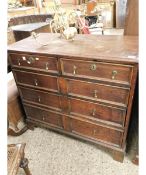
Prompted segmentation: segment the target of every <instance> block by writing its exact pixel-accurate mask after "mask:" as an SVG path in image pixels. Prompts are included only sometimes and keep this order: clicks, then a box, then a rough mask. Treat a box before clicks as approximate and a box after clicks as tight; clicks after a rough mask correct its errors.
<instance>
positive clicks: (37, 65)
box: [10, 54, 58, 74]
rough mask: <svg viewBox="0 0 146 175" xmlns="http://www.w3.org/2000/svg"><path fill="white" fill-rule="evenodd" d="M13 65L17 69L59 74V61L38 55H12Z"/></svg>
mask: <svg viewBox="0 0 146 175" xmlns="http://www.w3.org/2000/svg"><path fill="white" fill-rule="evenodd" d="M10 56H11V65H12V66H13V67H15V68H19V67H21V68H23V69H30V68H31V70H40V71H45V72H51V73H56V74H58V68H57V59H56V58H54V57H41V56H39V57H38V56H37V55H25V54H11V55H10Z"/></svg>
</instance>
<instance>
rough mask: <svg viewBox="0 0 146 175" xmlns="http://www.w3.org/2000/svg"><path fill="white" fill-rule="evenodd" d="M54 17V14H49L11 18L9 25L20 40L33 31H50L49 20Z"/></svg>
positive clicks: (17, 39)
mask: <svg viewBox="0 0 146 175" xmlns="http://www.w3.org/2000/svg"><path fill="white" fill-rule="evenodd" d="M46 19H48V21H47V22H46ZM52 19H53V16H52V15H49V14H46V15H44V14H43V15H26V16H19V17H14V18H11V19H10V20H9V23H8V25H9V27H11V29H12V30H13V32H14V36H15V40H16V41H19V40H21V39H24V38H26V37H28V36H30V35H31V33H32V32H38V33H39V32H42V33H43V32H50V23H49V20H52Z"/></svg>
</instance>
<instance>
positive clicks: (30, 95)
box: [19, 87, 61, 111]
mask: <svg viewBox="0 0 146 175" xmlns="http://www.w3.org/2000/svg"><path fill="white" fill-rule="evenodd" d="M19 90H20V93H21V97H22V99H23V101H28V102H31V103H34V104H37V105H42V106H46V107H48V108H51V109H54V110H58V111H61V106H60V96H59V95H56V94H52V93H47V92H42V91H38V90H32V89H30V88H24V87H19Z"/></svg>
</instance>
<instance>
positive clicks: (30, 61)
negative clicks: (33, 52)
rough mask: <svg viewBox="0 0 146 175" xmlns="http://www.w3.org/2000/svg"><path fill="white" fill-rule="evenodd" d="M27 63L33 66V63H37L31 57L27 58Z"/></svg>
mask: <svg viewBox="0 0 146 175" xmlns="http://www.w3.org/2000/svg"><path fill="white" fill-rule="evenodd" d="M26 62H27V63H28V64H32V63H34V62H35V58H33V57H29V58H27V60H26Z"/></svg>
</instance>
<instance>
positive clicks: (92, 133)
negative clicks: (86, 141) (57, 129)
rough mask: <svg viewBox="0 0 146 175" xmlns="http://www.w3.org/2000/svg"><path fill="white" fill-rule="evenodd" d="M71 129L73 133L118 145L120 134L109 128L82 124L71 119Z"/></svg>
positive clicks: (87, 123)
mask: <svg viewBox="0 0 146 175" xmlns="http://www.w3.org/2000/svg"><path fill="white" fill-rule="evenodd" d="M71 129H72V132H73V133H76V134H79V135H83V136H85V137H89V138H92V139H95V140H98V141H102V142H110V143H111V144H115V145H118V146H119V145H120V138H121V137H122V132H120V131H116V130H113V129H110V128H106V127H102V126H99V125H95V124H92V123H89V122H84V121H81V120H77V119H71Z"/></svg>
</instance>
